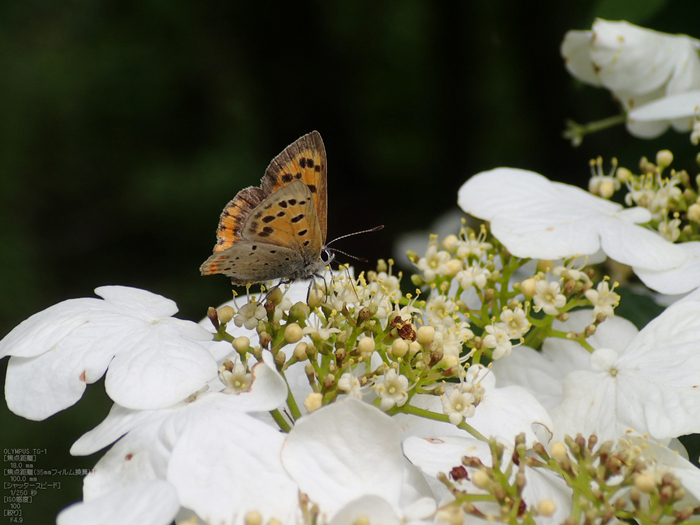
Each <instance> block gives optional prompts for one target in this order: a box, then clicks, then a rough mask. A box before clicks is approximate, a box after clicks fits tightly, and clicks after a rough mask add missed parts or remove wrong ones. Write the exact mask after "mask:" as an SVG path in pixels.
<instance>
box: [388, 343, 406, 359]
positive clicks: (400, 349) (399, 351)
mask: <svg viewBox="0 0 700 525" xmlns="http://www.w3.org/2000/svg"><path fill="white" fill-rule="evenodd" d="M407 353H408V343H407V342H406V341H405V340H404V339H397V340H396V341H394V342H393V343H391V354H392V355H393V356H394V357H403V356H405V355H406V354H407Z"/></svg>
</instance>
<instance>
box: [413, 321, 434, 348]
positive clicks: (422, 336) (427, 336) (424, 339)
mask: <svg viewBox="0 0 700 525" xmlns="http://www.w3.org/2000/svg"><path fill="white" fill-rule="evenodd" d="M433 339H435V327H434V326H430V325H426V326H421V327H420V328H419V329H418V332H416V341H418V342H419V343H420V344H422V345H429V344H430V343H432V342H433Z"/></svg>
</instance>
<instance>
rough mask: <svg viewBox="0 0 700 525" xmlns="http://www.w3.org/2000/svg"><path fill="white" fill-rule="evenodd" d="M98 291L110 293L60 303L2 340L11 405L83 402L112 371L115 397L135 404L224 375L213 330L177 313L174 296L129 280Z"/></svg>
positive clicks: (110, 388) (37, 416)
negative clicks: (90, 387) (212, 348)
mask: <svg viewBox="0 0 700 525" xmlns="http://www.w3.org/2000/svg"><path fill="white" fill-rule="evenodd" d="M95 293H96V294H97V295H99V296H100V297H102V299H95V298H82V299H70V300H68V301H63V302H62V303H58V304H56V305H54V306H51V307H50V308H47V309H46V310H44V311H42V312H39V313H37V314H34V315H33V316H31V317H30V318H29V319H27V320H26V321H24V322H22V323H21V324H20V325H19V326H17V327H16V328H15V329H14V330H12V331H11V332H10V333H9V334H8V335H6V336H5V338H4V339H3V340H2V341H0V358H2V357H5V356H8V355H9V356H12V358H11V359H10V362H9V364H8V367H7V377H6V380H5V399H6V400H7V405H8V407H9V408H10V410H12V411H13V412H15V413H16V414H19V415H21V416H23V417H26V418H27V419H33V420H41V419H45V418H47V417H49V416H51V415H53V414H55V413H56V412H58V411H60V410H63V409H65V408H68V407H69V406H71V405H73V404H74V403H76V402H77V401H78V400H79V399H80V397H81V396H82V394H83V392H84V391H85V386H86V385H87V384H90V383H94V382H95V381H97V380H98V379H99V378H100V377H102V375H103V374H105V372H106V378H105V388H106V390H107V394H108V395H109V397H111V398H112V399H113V400H114V401H115V402H117V403H119V404H120V405H122V406H125V407H130V408H135V409H151V408H163V407H167V406H170V405H172V404H174V403H177V402H179V401H182V400H183V399H185V398H187V397H188V396H189V395H191V394H193V393H195V392H197V391H198V390H199V389H201V388H202V387H203V386H204V385H206V384H207V382H208V381H209V380H210V379H212V378H214V377H216V373H217V365H216V361H214V358H213V357H212V355H211V354H210V353H209V351H208V350H207V348H206V346H205V345H206V344H208V343H207V342H208V341H209V340H211V338H212V336H211V334H210V333H209V332H207V331H206V330H205V329H204V328H202V327H200V326H198V325H197V324H196V323H193V322H191V321H183V320H180V319H176V318H174V317H172V316H173V315H174V314H175V313H176V312H177V305H176V304H175V303H174V302H173V301H171V300H170V299H166V298H165V297H161V296H160V295H156V294H153V293H151V292H147V291H145V290H139V289H136V288H128V287H125V286H103V287H100V288H97V289H96V290H95ZM229 348H230V347H229Z"/></svg>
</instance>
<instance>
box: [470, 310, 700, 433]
mask: <svg viewBox="0 0 700 525" xmlns="http://www.w3.org/2000/svg"><path fill="white" fill-rule="evenodd" d="M590 316H591V312H590V310H588V311H587V310H578V311H575V312H570V314H569V319H568V320H567V321H566V322H565V323H560V322H558V321H555V324H554V328H555V329H556V330H562V331H574V332H580V331H582V330H583V329H585V327H586V326H587V325H588V324H590V320H591V317H590ZM587 341H588V343H589V344H590V345H591V346H592V347H593V348H595V349H596V350H595V352H593V354H589V353H588V352H587V351H586V350H585V349H583V348H582V347H581V346H580V345H579V344H578V343H576V342H574V341H569V340H566V339H558V338H549V339H547V340H545V342H544V346H543V350H544V351H543V353H540V352H535V351H534V350H532V349H529V348H527V347H523V346H521V347H518V351H517V352H513V354H512V355H511V356H509V357H508V358H505V359H501V360H499V361H497V362H495V363H494V364H493V370H494V373H495V374H496V376H497V377H498V379H499V381H501V382H504V383H506V384H516V385H521V386H523V387H525V388H527V389H528V390H530V392H532V393H533V394H534V395H535V396H537V398H538V399H539V400H540V401H541V402H542V404H543V405H544V406H545V407H546V408H548V410H549V413H550V414H551V416H552V419H553V420H554V429H553V430H554V436H555V439H558V440H562V439H563V436H564V434H568V435H570V436H575V435H576V434H578V433H581V434H583V435H584V436H588V435H591V434H597V436H598V439H600V441H601V442H602V441H605V440H609V439H617V438H619V437H621V436H624V435H625V434H626V432H627V431H628V429H633V430H635V431H636V432H639V433H642V434H646V433H648V434H650V435H651V436H652V437H654V438H655V439H658V440H667V439H670V438H672V437H677V436H681V435H684V434H691V433H696V432H699V431H700V392H699V391H698V390H699V389H698V388H697V384H698V381H697V378H698V377H699V376H700V354H699V353H698V352H697V341H700V302H698V301H697V300H690V299H687V300H684V301H680V302H678V303H676V304H674V305H672V306H670V307H669V308H667V309H666V310H665V311H664V312H663V313H662V314H661V315H660V316H659V317H657V318H656V319H654V320H653V321H651V322H650V323H649V324H648V325H646V326H645V327H644V329H643V330H642V331H641V332H640V331H638V330H637V329H636V328H635V327H634V325H633V324H632V323H630V322H629V321H627V320H626V319H622V318H620V317H617V316H616V317H612V318H609V319H607V320H606V321H605V322H604V323H602V324H600V325H599V326H598V327H597V330H596V333H595V334H594V335H593V336H591V337H589V338H588V339H587ZM477 413H478V411H477Z"/></svg>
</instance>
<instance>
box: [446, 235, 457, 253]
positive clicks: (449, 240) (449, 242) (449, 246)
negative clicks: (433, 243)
mask: <svg viewBox="0 0 700 525" xmlns="http://www.w3.org/2000/svg"><path fill="white" fill-rule="evenodd" d="M458 241H459V238H458V237H457V236H456V235H454V234H451V235H448V236H447V237H445V238H444V239H443V241H442V247H443V248H445V249H446V250H447V251H448V252H452V251H454V248H455V244H457V242H458Z"/></svg>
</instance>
